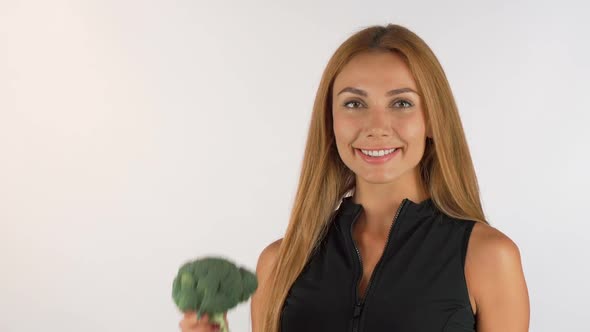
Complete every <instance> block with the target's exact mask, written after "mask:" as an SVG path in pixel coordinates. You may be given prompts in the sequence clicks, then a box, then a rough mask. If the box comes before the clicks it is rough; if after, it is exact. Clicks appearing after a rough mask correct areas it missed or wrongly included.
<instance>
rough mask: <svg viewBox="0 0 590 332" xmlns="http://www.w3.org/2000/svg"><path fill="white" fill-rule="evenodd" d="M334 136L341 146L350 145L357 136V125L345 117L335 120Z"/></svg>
mask: <svg viewBox="0 0 590 332" xmlns="http://www.w3.org/2000/svg"><path fill="white" fill-rule="evenodd" d="M333 127H334V128H333V129H334V136H336V142H337V143H338V144H339V145H340V144H349V143H350V142H351V140H352V138H353V137H354V135H355V131H356V125H355V123H354V121H352V120H351V119H347V118H345V117H335V118H334V126H333Z"/></svg>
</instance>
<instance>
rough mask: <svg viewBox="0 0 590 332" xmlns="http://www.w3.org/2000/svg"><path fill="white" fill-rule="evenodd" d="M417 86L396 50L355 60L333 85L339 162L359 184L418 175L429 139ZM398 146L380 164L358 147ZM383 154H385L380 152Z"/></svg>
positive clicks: (376, 53) (384, 148)
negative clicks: (419, 165)
mask: <svg viewBox="0 0 590 332" xmlns="http://www.w3.org/2000/svg"><path fill="white" fill-rule="evenodd" d="M416 91H418V90H417V88H416V83H415V82H414V78H413V76H412V73H411V72H410V69H409V68H408V66H407V65H406V64H405V63H404V61H403V59H402V58H401V57H400V56H399V55H397V54H395V53H392V52H364V53H361V54H358V55H356V56H355V57H353V58H352V59H351V60H350V62H349V63H347V64H346V65H345V66H344V68H343V69H342V71H341V72H340V73H339V74H338V76H337V77H336V79H335V81H334V86H333V98H332V115H333V119H334V135H335V137H336V146H337V148H338V153H339V154H340V158H341V159H342V161H343V162H344V164H346V166H347V167H348V168H350V169H351V170H352V171H353V172H354V173H355V174H356V176H357V181H359V180H362V181H366V182H369V183H389V182H393V181H396V182H397V180H398V179H400V178H401V177H404V178H405V177H412V176H416V175H417V174H418V173H417V172H419V169H418V164H419V162H420V160H421V159H422V156H423V154H424V148H425V140H426V136H427V134H428V136H431V135H430V133H429V132H427V131H426V130H427V129H426V123H425V118H424V113H423V111H422V103H421V100H420V96H419V95H418V94H417V92H416ZM391 148H398V150H395V151H394V152H393V153H392V154H391V155H384V156H383V157H381V160H377V159H375V158H373V159H369V158H371V157H364V156H363V155H362V152H361V151H360V149H369V150H386V151H385V152H388V151H387V150H388V149H391ZM381 153H383V152H381Z"/></svg>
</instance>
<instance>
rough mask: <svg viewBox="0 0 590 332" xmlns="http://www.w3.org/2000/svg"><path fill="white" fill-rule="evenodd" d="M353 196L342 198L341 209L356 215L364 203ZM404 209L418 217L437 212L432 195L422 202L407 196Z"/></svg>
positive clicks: (402, 212) (401, 212)
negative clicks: (355, 199)
mask: <svg viewBox="0 0 590 332" xmlns="http://www.w3.org/2000/svg"><path fill="white" fill-rule="evenodd" d="M352 197H353V196H346V197H344V198H343V199H342V202H341V204H340V208H339V209H340V210H341V212H342V213H343V214H346V215H354V214H356V213H358V212H359V210H362V209H363V206H362V204H358V203H355V202H354V201H353V200H352ZM402 205H403V206H402V209H401V211H400V214H404V215H411V216H416V217H426V216H431V215H434V214H436V212H437V211H438V209H437V208H436V206H435V204H434V202H433V201H432V198H431V197H428V198H426V199H425V200H423V201H421V202H414V201H412V200H411V199H410V198H408V197H405V198H404V199H403V200H402Z"/></svg>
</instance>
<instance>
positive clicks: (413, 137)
mask: <svg viewBox="0 0 590 332" xmlns="http://www.w3.org/2000/svg"><path fill="white" fill-rule="evenodd" d="M398 132H399V133H400V136H402V137H403V139H404V140H406V141H407V142H414V141H418V140H423V139H424V138H425V137H426V125H425V123H424V121H423V119H422V117H421V116H420V115H419V114H416V116H413V117H411V118H407V119H404V121H403V123H400V126H399V127H398Z"/></svg>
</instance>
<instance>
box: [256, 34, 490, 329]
mask: <svg viewBox="0 0 590 332" xmlns="http://www.w3.org/2000/svg"><path fill="white" fill-rule="evenodd" d="M374 49H377V50H385V51H391V52H397V53H398V54H400V55H401V56H402V58H404V60H405V61H406V63H407V65H408V66H409V68H410V70H411V72H412V74H413V75H414V79H415V81H416V84H417V88H418V90H419V91H418V92H419V93H420V94H421V95H422V96H423V101H422V105H423V107H424V108H423V109H424V111H425V118H426V119H427V122H428V123H427V125H430V126H431V130H432V141H433V142H432V141H430V140H428V141H430V144H427V145H426V148H425V151H424V156H423V158H422V160H421V161H420V165H419V166H420V173H421V177H422V180H423V184H424V186H425V188H426V190H427V191H428V193H429V194H430V197H431V198H432V201H433V202H434V203H435V205H436V207H437V208H438V209H440V210H441V211H442V212H443V213H445V214H447V215H449V216H451V217H454V218H458V219H464V220H475V221H478V222H483V223H486V224H488V222H487V221H486V220H485V216H484V213H483V209H482V206H481V202H480V197H479V187H478V183H477V178H476V175H475V170H474V167H473V163H472V160H471V155H470V152H469V148H468V146H467V142H466V139H465V134H464V132H463V126H462V124H461V120H460V118H459V113H458V111H457V105H456V104H455V100H454V97H453V94H452V92H451V88H450V86H449V83H448V81H447V78H446V75H445V73H444V71H443V69H442V67H441V65H440V63H439V62H438V59H437V58H436V56H435V55H434V53H433V52H432V50H431V49H430V48H429V47H428V45H427V44H426V43H425V42H424V41H423V40H422V39H421V38H420V37H418V36H417V35H416V34H414V33H413V32H412V31H410V30H408V29H407V28H405V27H402V26H399V25H395V24H389V25H387V26H370V27H367V28H365V29H363V30H360V31H358V32H357V33H355V34H353V35H352V36H350V37H349V38H348V39H347V40H346V41H345V42H344V43H343V44H342V45H340V46H339V47H338V49H337V50H336V51H335V52H334V54H333V55H332V57H331V58H330V60H329V62H328V65H327V67H326V69H325V70H324V73H323V75H322V78H321V81H320V84H319V87H318V90H317V94H316V98H315V102H314V105H313V112H312V115H311V123H310V126H309V132H308V135H307V143H306V146H305V153H304V158H303V164H302V169H301V176H300V178H299V185H298V187H297V192H296V195H295V202H294V204H293V209H292V211H291V216H290V219H289V224H288V227H287V231H286V233H285V236H284V238H283V239H282V243H281V245H280V249H279V252H278V257H277V259H276V261H275V264H274V265H273V267H272V269H271V272H270V274H269V276H268V278H267V279H266V282H265V284H264V285H261V288H264V289H263V290H262V289H261V292H260V293H261V294H260V295H261V299H260V301H261V309H260V316H259V319H258V320H257V321H259V322H260V327H261V331H263V332H278V331H279V319H280V314H281V310H282V305H283V303H284V301H285V298H286V296H287V293H288V291H289V289H290V288H291V286H292V284H293V282H294V281H295V279H296V278H297V276H298V275H299V273H301V271H302V270H303V268H304V267H305V264H306V263H307V262H308V259H310V258H311V256H312V255H313V254H314V253H315V250H316V249H317V245H318V244H319V242H320V241H321V239H322V237H323V236H324V235H325V233H326V231H327V229H328V226H329V223H330V222H331V221H332V218H333V216H334V213H335V210H336V209H337V207H338V205H339V204H340V202H341V199H342V198H343V196H344V195H345V194H346V193H347V192H349V191H352V190H354V185H355V174H354V173H353V172H352V171H351V170H350V169H348V168H347V167H346V166H345V164H344V163H343V162H342V160H341V159H340V156H339V154H338V151H337V149H336V144H335V139H334V132H333V129H332V121H333V120H332V110H331V108H332V93H333V91H332V86H333V83H334V79H335V77H336V75H337V74H338V73H339V72H340V70H341V69H342V67H343V66H344V65H345V64H346V63H347V62H348V61H349V60H350V59H351V58H352V57H353V56H354V55H355V54H358V53H359V52H363V51H368V50H374ZM254 332H259V331H254Z"/></svg>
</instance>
